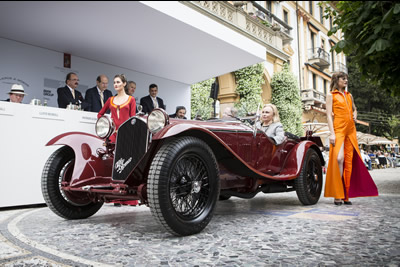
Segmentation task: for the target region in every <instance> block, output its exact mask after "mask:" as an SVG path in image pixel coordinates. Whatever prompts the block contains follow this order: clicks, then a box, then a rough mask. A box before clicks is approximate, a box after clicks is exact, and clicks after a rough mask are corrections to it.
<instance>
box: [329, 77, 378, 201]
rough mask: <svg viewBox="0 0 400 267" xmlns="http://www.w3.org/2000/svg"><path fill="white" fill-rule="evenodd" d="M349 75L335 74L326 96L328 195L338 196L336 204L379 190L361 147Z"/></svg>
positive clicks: (376, 192) (375, 192) (373, 193)
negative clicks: (328, 132)
mask: <svg viewBox="0 0 400 267" xmlns="http://www.w3.org/2000/svg"><path fill="white" fill-rule="evenodd" d="M347 77H348V76H347V74H346V73H344V72H339V73H334V74H333V75H332V79H331V86H330V87H331V91H330V93H328V94H327V96H326V115H327V119H328V127H329V130H330V132H331V135H330V137H329V143H330V150H329V163H328V170H327V173H326V183H325V197H333V198H335V200H334V203H335V204H336V205H341V204H343V203H344V204H346V205H351V204H352V203H351V201H349V198H351V197H366V196H377V195H378V189H377V188H376V185H375V183H374V181H373V180H372V177H371V176H370V174H369V172H368V171H367V169H366V168H365V165H364V163H363V162H362V160H361V154H360V151H359V149H358V143H357V133H356V126H355V120H356V119H357V109H356V106H355V105H354V101H353V96H352V95H351V94H350V93H349V92H347V91H346V90H345V89H346V87H347Z"/></svg>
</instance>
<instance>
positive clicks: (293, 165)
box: [280, 141, 324, 178]
mask: <svg viewBox="0 0 400 267" xmlns="http://www.w3.org/2000/svg"><path fill="white" fill-rule="evenodd" d="M309 149H314V150H315V152H317V154H318V156H319V158H320V159H321V164H322V166H323V165H324V158H323V156H322V153H321V151H320V149H319V147H318V146H317V145H316V144H315V143H314V142H311V141H303V142H300V143H298V144H297V145H296V146H295V147H294V148H292V149H291V150H290V153H289V155H288V156H287V157H286V161H285V163H284V166H283V168H282V171H281V174H280V176H282V177H284V176H287V177H290V178H293V177H297V176H299V174H300V171H301V167H302V166H303V162H304V160H305V157H306V154H307V151H308V150H309Z"/></svg>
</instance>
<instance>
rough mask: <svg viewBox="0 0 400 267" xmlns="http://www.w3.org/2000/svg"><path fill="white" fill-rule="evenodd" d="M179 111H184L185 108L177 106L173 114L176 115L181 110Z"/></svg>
mask: <svg viewBox="0 0 400 267" xmlns="http://www.w3.org/2000/svg"><path fill="white" fill-rule="evenodd" d="M181 109H184V110H185V111H186V108H185V107H184V106H177V107H176V111H175V114H177V113H178V111H179V110H181Z"/></svg>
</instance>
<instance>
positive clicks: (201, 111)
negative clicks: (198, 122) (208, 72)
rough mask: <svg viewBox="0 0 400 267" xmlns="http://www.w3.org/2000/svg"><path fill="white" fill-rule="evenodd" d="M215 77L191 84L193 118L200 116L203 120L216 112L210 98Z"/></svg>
mask: <svg viewBox="0 0 400 267" xmlns="http://www.w3.org/2000/svg"><path fill="white" fill-rule="evenodd" d="M214 81H215V79H214V78H212V79H209V80H206V81H202V82H199V83H196V84H193V85H192V86H191V100H190V108H191V118H192V119H194V117H195V116H196V115H197V116H200V117H201V118H202V119H203V120H206V119H209V118H210V117H211V116H212V113H213V112H214V108H213V102H214V100H213V99H212V98H210V91H211V85H212V83H213V82H214Z"/></svg>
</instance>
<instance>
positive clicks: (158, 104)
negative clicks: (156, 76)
mask: <svg viewBox="0 0 400 267" xmlns="http://www.w3.org/2000/svg"><path fill="white" fill-rule="evenodd" d="M157 94H158V86H157V85H156V84H154V83H153V84H150V86H149V95H148V96H145V97H142V98H141V99H140V105H142V107H143V112H144V113H147V114H149V113H150V112H151V111H152V110H153V109H155V108H162V109H165V105H164V101H163V100H162V99H161V98H159V97H157Z"/></svg>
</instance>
